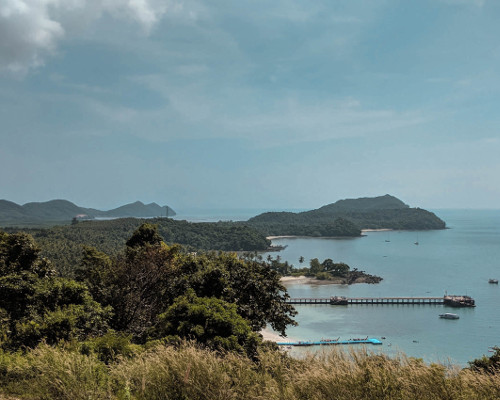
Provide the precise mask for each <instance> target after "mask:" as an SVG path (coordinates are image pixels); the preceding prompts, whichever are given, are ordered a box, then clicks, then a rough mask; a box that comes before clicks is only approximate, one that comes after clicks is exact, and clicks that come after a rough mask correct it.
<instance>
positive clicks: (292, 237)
mask: <svg viewBox="0 0 500 400" xmlns="http://www.w3.org/2000/svg"><path fill="white" fill-rule="evenodd" d="M374 230H375V229H374ZM382 230H388V231H390V230H392V229H382ZM361 236H363V230H361ZM361 236H306V235H281V236H266V239H268V240H274V239H356V238H358V237H361Z"/></svg>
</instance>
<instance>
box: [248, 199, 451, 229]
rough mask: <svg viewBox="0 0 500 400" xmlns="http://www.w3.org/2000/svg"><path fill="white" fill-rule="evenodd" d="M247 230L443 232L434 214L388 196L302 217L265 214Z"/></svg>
mask: <svg viewBox="0 0 500 400" xmlns="http://www.w3.org/2000/svg"><path fill="white" fill-rule="evenodd" d="M247 224H248V225H249V226H252V227H255V228H256V229H259V230H260V231H262V232H264V233H265V234H266V235H299V236H347V237H349V236H359V235H360V234H361V229H406V230H413V229H414V230H427V229H444V228H445V227H446V224H445V223H444V221H442V220H441V219H439V218H438V217H437V216H436V215H435V214H433V213H431V212H429V211H426V210H423V209H420V208H410V207H409V206H407V205H406V204H404V203H403V202H402V201H401V200H399V199H397V198H395V197H393V196H390V195H385V196H380V197H373V198H361V199H348V200H339V201H337V202H336V203H333V204H329V205H326V206H323V207H321V208H318V209H316V210H311V211H305V212H301V213H291V212H268V213H264V214H260V215H257V216H256V217H253V218H250V219H249V220H248V221H247Z"/></svg>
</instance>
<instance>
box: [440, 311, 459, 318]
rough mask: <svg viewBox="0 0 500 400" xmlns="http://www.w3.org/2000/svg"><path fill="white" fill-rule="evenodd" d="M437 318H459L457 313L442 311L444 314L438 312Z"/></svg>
mask: <svg viewBox="0 0 500 400" xmlns="http://www.w3.org/2000/svg"><path fill="white" fill-rule="evenodd" d="M439 318H444V319H459V318H460V317H459V316H458V315H457V314H453V313H448V312H447V313H444V314H439Z"/></svg>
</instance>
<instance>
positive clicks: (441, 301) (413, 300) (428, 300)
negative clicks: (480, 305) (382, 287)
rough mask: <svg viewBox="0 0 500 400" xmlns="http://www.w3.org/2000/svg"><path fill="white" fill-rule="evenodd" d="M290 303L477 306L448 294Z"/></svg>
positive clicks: (307, 299)
mask: <svg viewBox="0 0 500 400" xmlns="http://www.w3.org/2000/svg"><path fill="white" fill-rule="evenodd" d="M287 303H289V304H327V305H333V306H347V305H351V304H399V305H446V306H450V307H475V301H474V299H472V298H471V297H470V296H458V295H446V296H443V297H343V296H332V297H323V298H307V297H302V298H290V299H288V300H287Z"/></svg>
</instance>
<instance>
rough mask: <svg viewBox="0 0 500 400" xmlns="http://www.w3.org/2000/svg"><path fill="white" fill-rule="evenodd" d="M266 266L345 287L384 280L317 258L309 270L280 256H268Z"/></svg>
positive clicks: (280, 271) (329, 260) (285, 273)
mask: <svg viewBox="0 0 500 400" xmlns="http://www.w3.org/2000/svg"><path fill="white" fill-rule="evenodd" d="M245 256H246V257H247V258H250V259H251V258H252V257H254V255H252V254H246V255H245ZM303 262H304V257H300V258H299V263H300V264H302V263H303ZM266 265H268V266H269V268H271V269H272V270H274V271H276V272H278V273H279V274H281V275H282V276H302V275H304V276H307V277H312V278H316V279H318V280H322V281H324V280H326V281H331V282H334V283H340V284H345V285H351V284H353V283H379V282H380V281H381V280H382V278H381V277H379V276H375V275H370V274H367V273H366V272H365V271H360V270H358V269H357V268H353V269H352V270H351V267H349V265H347V264H345V263H343V262H340V263H336V262H333V260H331V259H330V258H327V259H326V260H324V261H323V262H319V260H318V259H317V258H313V259H312V260H311V261H310V262H309V268H308V267H301V268H294V267H293V265H290V264H289V263H288V261H285V262H281V259H280V256H277V257H276V258H275V259H273V258H272V257H271V256H268V258H267V262H266Z"/></svg>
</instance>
